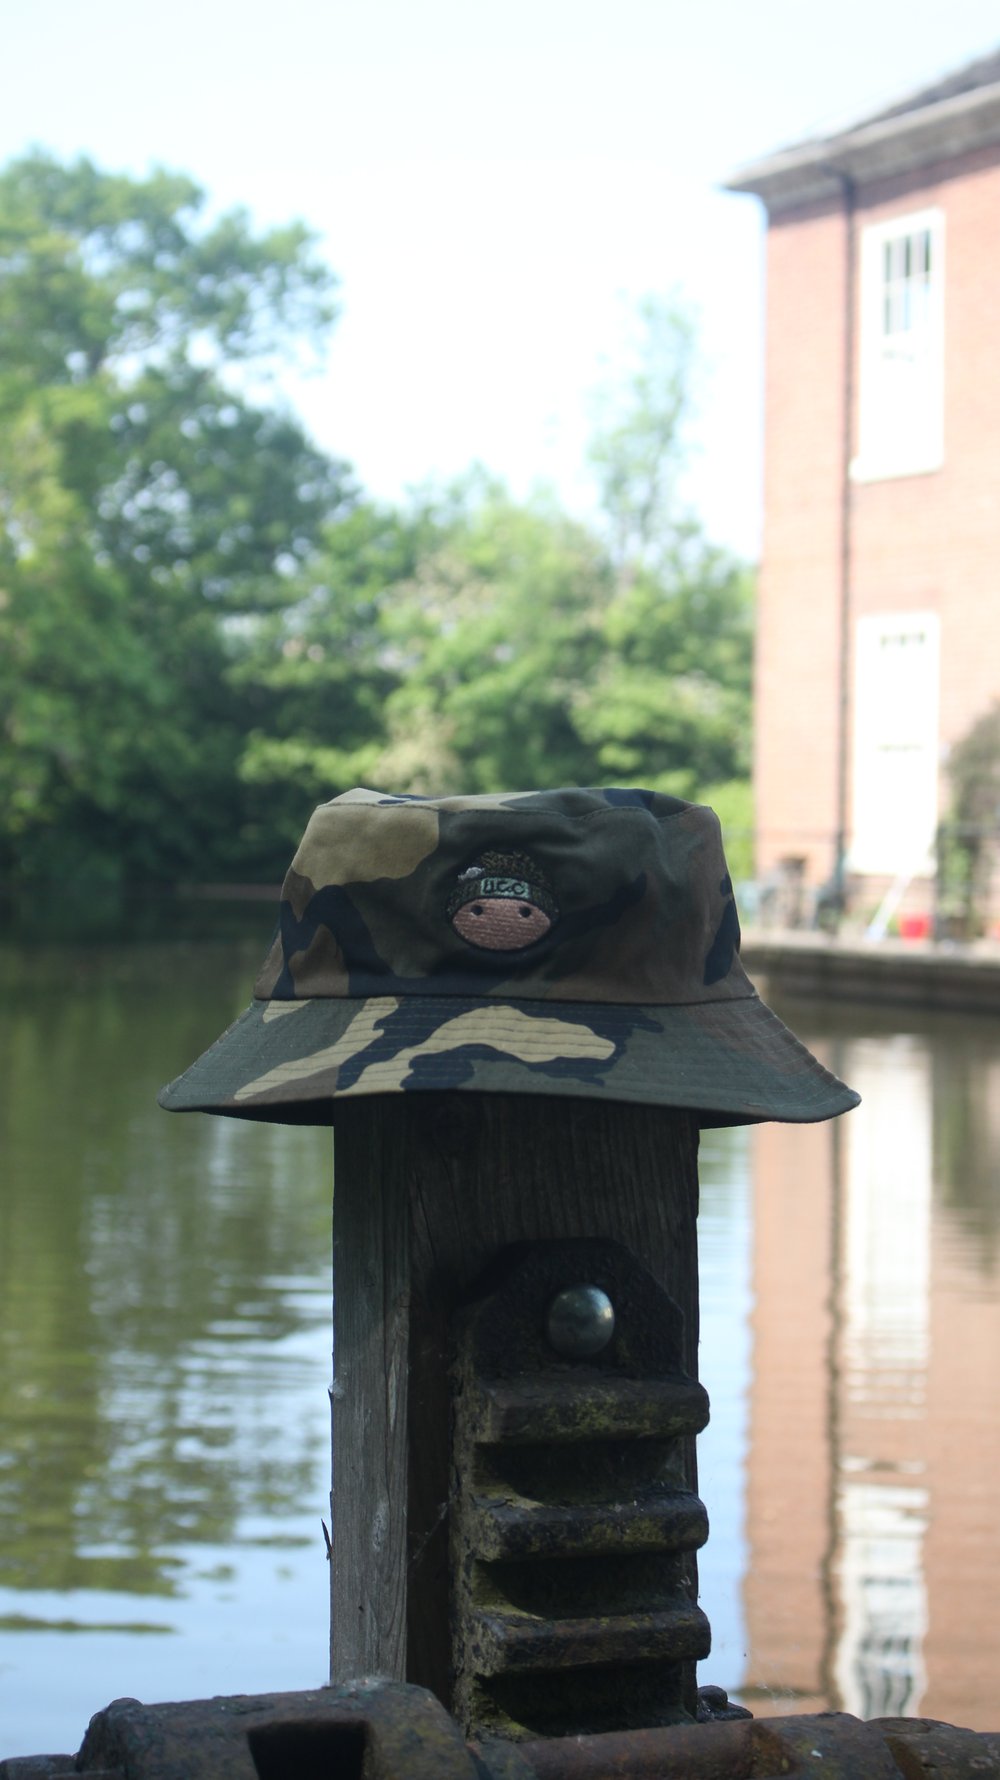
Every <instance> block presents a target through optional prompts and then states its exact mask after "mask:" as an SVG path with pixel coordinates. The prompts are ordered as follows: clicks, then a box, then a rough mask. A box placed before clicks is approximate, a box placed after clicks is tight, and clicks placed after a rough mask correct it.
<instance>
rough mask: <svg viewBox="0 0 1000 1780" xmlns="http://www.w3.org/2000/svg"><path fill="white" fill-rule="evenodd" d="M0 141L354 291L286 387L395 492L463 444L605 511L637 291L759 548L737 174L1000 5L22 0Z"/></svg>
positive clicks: (747, 533) (509, 472) (751, 206)
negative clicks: (96, 170) (689, 333)
mask: <svg viewBox="0 0 1000 1780" xmlns="http://www.w3.org/2000/svg"><path fill="white" fill-rule="evenodd" d="M0 16H2V17H3V38H4V62H5V80H4V102H3V106H2V109H0V161H6V160H9V159H10V158H11V157H13V156H15V155H17V154H19V153H21V152H23V151H24V150H25V149H26V148H28V147H30V146H33V145H41V146H44V147H47V148H49V149H51V150H53V151H54V152H56V153H57V154H59V155H61V156H64V157H66V156H74V155H77V154H81V153H85V154H87V155H89V156H91V157H92V158H93V159H94V160H95V161H97V163H98V164H99V165H101V166H102V167H105V168H107V169H109V170H114V171H129V172H134V173H139V174H141V173H145V172H146V171H148V170H149V168H150V167H151V166H153V165H161V166H167V167H170V168H172V169H175V170H179V171H184V172H187V173H190V174H192V175H193V176H194V177H195V178H196V179H197V180H198V181H199V183H200V184H201V185H202V186H203V187H204V188H205V189H206V191H207V193H208V194H209V197H210V200H211V203H212V205H213V207H214V208H219V209H225V208H228V207H230V206H232V205H235V204H242V205H245V206H246V207H247V208H248V209H249V210H250V212H251V215H252V216H253V218H254V220H255V222H256V223H257V224H259V225H260V226H266V225H269V224H275V223H280V222H284V221H287V220H288V219H289V218H291V217H293V216H295V217H301V218H303V219H304V220H305V221H306V222H307V223H308V224H309V225H310V226H311V227H312V228H313V229H314V230H315V231H316V233H317V235H318V237H319V239H320V242H321V247H322V252H323V254H324V256H325V257H326V259H327V260H328V262H329V264H330V265H331V266H332V267H333V268H334V270H335V272H336V273H337V275H338V278H339V281H340V291H339V296H340V304H341V314H340V319H339V321H338V324H337V327H336V329H335V332H334V334H333V337H332V340H331V344H330V348H329V351H328V353H327V355H326V359H325V363H324V365H323V367H322V369H321V370H320V371H318V372H315V373H314V374H312V375H310V376H309V377H307V378H306V377H303V376H301V375H299V374H297V373H292V372H289V374H288V376H287V377H286V378H285V380H284V382H283V386H282V389H283V397H284V399H287V400H288V401H289V402H290V403H291V404H292V405H293V406H294V407H295V408H296V409H297V411H298V412H299V413H300V414H301V416H302V417H303V419H304V420H305V422H306V424H307V425H308V427H309V429H310V431H311V432H312V433H313V434H314V436H315V437H316V438H317V440H318V441H319V442H320V443H321V444H322V445H323V446H324V447H325V448H326V449H328V450H330V451H332V452H335V453H336V454H337V455H339V456H342V457H345V458H347V459H349V460H350V461H351V462H352V463H353V464H354V466H355V469H356V472H357V475H358V478H359V479H360V481H361V483H362V485H363V486H364V487H365V488H366V489H367V490H368V491H369V492H370V493H371V494H373V495H374V496H376V497H379V498H381V499H386V500H397V499H400V498H402V497H403V496H404V494H405V491H406V490H407V489H408V488H411V487H415V486H419V485H421V484H423V483H425V482H427V481H428V480H433V479H438V480H440V479H444V478H449V477H452V476H455V475H458V474H460V473H461V472H462V471H463V470H464V469H466V468H467V467H468V466H469V465H470V464H471V463H472V462H473V461H479V462H481V463H483V464H485V465H486V466H487V467H488V468H489V469H490V470H492V471H494V472H495V473H496V474H498V475H500V476H502V477H503V478H504V479H505V480H506V481H507V482H508V483H509V485H510V486H511V488H512V489H513V491H514V493H515V494H516V495H518V496H519V497H521V496H525V495H527V494H528V493H529V492H530V490H531V489H532V487H533V486H535V485H536V484H538V483H543V484H547V485H548V486H550V487H552V488H554V489H555V491H556V493H557V494H558V496H559V497H560V498H561V499H562V500H563V502H564V503H565V504H566V505H567V506H569V507H570V508H571V510H573V511H575V512H578V513H580V514H581V516H584V517H585V516H586V513H587V511H588V506H589V505H590V504H591V503H592V501H593V494H592V490H591V488H590V485H589V483H588V481H587V477H586V467H585V466H586V440H587V435H588V427H589V425H590V424H591V417H592V393H593V390H594V389H595V387H596V386H597V385H598V384H600V383H601V382H602V381H603V380H605V379H607V378H609V377H613V376H614V375H615V374H616V367H617V368H618V370H619V371H620V368H621V366H622V363H623V358H624V353H625V343H626V341H627V338H628V336H629V332H630V327H631V324H632V320H633V317H634V314H635V306H636V304H637V302H638V300H639V299H640V298H641V297H642V296H643V295H645V294H647V293H659V294H664V295H666V294H676V295H677V296H678V297H679V298H680V299H681V300H682V301H683V302H684V303H685V304H686V305H687V306H688V307H689V308H690V309H691V311H692V313H693V314H694V316H695V318H696V320H697V323H698V327H699V338H700V362H699V368H698V372H697V376H696V379H695V388H694V392H693V393H694V404H693V415H692V425H691V434H690V447H691V472H690V477H689V485H688V490H689V495H690V498H691V500H692V501H693V503H694V504H695V506H696V508H697V510H698V512H699V514H700V516H701V518H702V520H703V522H704V524H705V526H706V528H707V530H708V532H709V534H710V536H711V537H712V538H713V539H714V540H715V541H716V542H718V543H720V544H724V545H727V546H728V547H730V548H731V549H734V550H736V551H737V552H739V553H740V554H741V555H743V556H746V557H748V558H751V559H752V558H753V557H755V556H756V554H757V552H758V549H759V538H760V505H761V444H762V371H763V350H764V340H763V229H764V221H763V212H762V208H761V206H760V204H759V202H758V201H757V200H756V199H755V198H752V197H748V196H738V195H735V194H731V193H726V192H725V191H724V190H723V189H722V188H723V185H724V182H725V180H726V178H727V176H729V175H731V174H732V173H733V172H734V171H735V170H736V169H737V168H738V167H740V166H741V165H743V164H744V163H746V162H748V161H751V160H755V159H757V158H758V157H759V156H761V155H763V154H766V153H768V152H769V151H771V150H772V149H776V148H779V147H782V146H784V145H786V144H787V143H789V142H793V141H797V140H800V139H802V138H804V137H807V136H809V135H812V134H814V133H817V132H822V131H825V130H827V129H830V128H833V127H836V126H837V125H839V124H842V123H846V122H850V121H851V120H852V119H854V118H857V117H860V116H863V115H864V114H865V113H866V112H868V111H871V110H874V109H877V108H878V107H879V106H880V105H882V104H883V103H887V102H889V101H891V100H892V99H893V98H895V97H897V96H899V95H900V94H901V93H905V92H907V91H909V90H911V89H912V88H914V87H918V86H920V85H923V84H924V83H927V82H929V81H931V80H933V79H934V78H935V77H936V76H938V75H940V74H942V73H946V72H949V71H951V70H953V69H955V68H958V67H960V66H962V65H963V64H964V63H965V62H967V61H970V60H972V59H973V58H975V57H976V56H978V55H984V54H987V53H989V52H991V51H993V50H995V49H997V48H998V47H1000V15H998V13H997V10H996V4H995V0H949V4H948V5H947V6H942V5H941V4H940V0H906V3H905V4H904V0H841V3H840V4H839V6H836V7H832V8H831V7H829V6H819V5H817V4H811V3H809V0H754V3H752V4H750V3H748V0H740V3H738V0H702V3H701V5H700V6H693V5H690V4H688V5H684V6H682V5H680V4H676V3H675V0H613V4H612V0H601V3H597V0H531V3H529V0H504V4H503V5H502V6H500V5H498V4H496V3H495V0H494V3H493V4H487V3H486V0H416V3H410V4H407V3H406V0H350V3H348V0H269V3H268V4H266V5H265V4H263V3H262V0H172V4H171V5H170V7H169V8H159V7H156V8H154V7H151V6H146V7H140V6H137V5H136V4H135V0H127V3H126V0H87V4H86V5H83V4H82V3H81V0H32V3H31V4H30V5H29V4H27V3H26V0H20V3H17V0H5V6H4V8H3V11H2V14H0Z"/></svg>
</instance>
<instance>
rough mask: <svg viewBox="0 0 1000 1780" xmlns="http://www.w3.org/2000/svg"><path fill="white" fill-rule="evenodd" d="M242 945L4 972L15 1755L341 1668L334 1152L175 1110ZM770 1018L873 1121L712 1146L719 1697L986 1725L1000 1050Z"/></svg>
mask: <svg viewBox="0 0 1000 1780" xmlns="http://www.w3.org/2000/svg"><path fill="white" fill-rule="evenodd" d="M231 918H232V917H231V916H230V917H229V919H231ZM243 922H244V926H245V930H246V931H245V937H241V936H240V934H239V933H237V934H236V935H235V936H232V935H230V937H228V938H223V937H222V936H221V935H220V936H219V937H218V938H214V939H213V938H210V939H207V940H205V939H202V940H201V941H199V942H195V941H194V940H192V939H191V938H190V937H186V938H183V939H180V940H176V941H173V942H171V943H169V944H168V943H165V942H162V941H161V942H157V943H153V942H152V941H150V940H149V939H148V938H146V939H145V940H144V941H143V943H142V944H136V945H133V946H123V945H121V944H120V943H116V944H111V943H108V942H107V941H106V939H105V938H103V937H99V938H98V939H96V940H94V941H92V943H91V944H90V945H89V946H88V947H87V948H86V949H85V950H84V949H78V948H75V947H72V946H70V945H68V944H67V945H65V946H62V947H58V946H50V945H44V946H43V945H41V944H33V945H31V946H29V947H25V948H22V949H21V951H20V952H19V953H18V954H17V955H14V954H12V953H6V952H0V996H2V998H3V1006H4V1009H5V1019H4V1022H3V1025H2V1028H0V1080H2V1082H3V1091H2V1097H0V1156H2V1167H3V1170H4V1184H3V1191H2V1192H0V1755H4V1754H16V1753H19V1752H33V1751H37V1750H39V1749H40V1748H42V1747H48V1748H53V1749H67V1750H68V1749H70V1748H73V1747H75V1746H76V1744H77V1742H78V1740H79V1737H80V1735H81V1732H82V1730H83V1728H84V1726H85V1724H86V1721H87V1719H88V1717H89V1715H90V1713H91V1712H92V1711H94V1710H95V1709H96V1708H97V1707H99V1706H101V1705H103V1704H105V1703H106V1702H107V1701H108V1700H109V1699H111V1698H113V1697H114V1696H115V1695H119V1694H122V1693H132V1694H135V1695H137V1696H138V1697H140V1698H144V1699H149V1700H152V1699H164V1698H171V1697H173V1698H178V1697H185V1696H197V1695H200V1694H204V1693H211V1692H239V1691H247V1690H250V1691H253V1690H255V1689H265V1688H272V1687H281V1686H288V1687H305V1686H310V1685H313V1684H315V1683H316V1682H318V1681H320V1680H321V1679H322V1678H323V1675H324V1672H325V1651H326V1638H327V1599H326V1590H327V1574H328V1572H327V1566H326V1563H325V1558H324V1552H323V1546H322V1540H321V1535H320V1528H319V1520H320V1516H321V1515H323V1514H324V1513H325V1512H326V1495H327V1490H328V1487H329V1480H328V1470H329V1465H328V1416H327V1397H326V1386H327V1382H328V1377H329V1327H330V1306H329V1283H328V1282H329V1215H330V1184H331V1183H330V1140H329V1135H328V1134H327V1133H324V1132H313V1131H309V1130H304V1129H295V1128H291V1129H284V1128H279V1127H269V1126H266V1125H259V1124H254V1125H250V1126H247V1125H244V1124H242V1123H240V1122H238V1121H228V1120H224V1119H211V1118H203V1117H200V1116H197V1115H191V1116H190V1117H185V1118H170V1117H167V1115H165V1114H163V1113H162V1112H160V1111H159V1109H158V1108H157V1107H156V1105H155V1092H156V1089H157V1087H158V1086H159V1085H160V1082H161V1081H162V1080H163V1078H164V1076H165V1075H166V1074H169V1073H170V1071H171V1069H172V1068H176V1069H179V1068H180V1067H182V1066H183V1065H184V1064H186V1063H187V1062H188V1061H189V1060H190V1059H191V1058H192V1057H194V1056H195V1055H196V1054H198V1052H199V1051H200V1050H202V1049H203V1048H204V1047H205V1045H206V1044H207V1043H209V1042H210V1041H211V1040H212V1039H213V1038H214V1037H215V1036H216V1034H217V1033H218V1031H219V1030H220V1028H221V1026H222V1024H223V1023H224V1021H225V1019H226V1017H227V1015H228V1014H230V1013H235V1012H237V1011H238V1009H239V1007H240V1006H241V1005H242V1004H243V1002H244V1001H245V997H246V991H247V987H248V984H249V983H250V981H251V980H252V977H253V973H254V970H255V968H256V965H257V962H258V960H259V957H260V955H261V953H262V952H263V950H264V946H265V943H266V937H267V935H266V928H267V925H268V919H267V916H266V914H262V912H261V911H260V910H249V911H247V912H246V914H245V916H244V917H243ZM207 925H209V926H210V925H211V923H208V924H207ZM189 927H190V931H196V930H198V924H197V923H193V924H192V923H189ZM781 1011H783V1013H784V1015H785V1017H786V1018H787V1019H788V1020H789V1022H790V1024H792V1025H793V1026H794V1027H795V1029H796V1030H797V1031H799V1032H800V1033H801V1034H802V1036H803V1037H804V1038H805V1039H806V1040H807V1042H809V1043H810V1044H811V1045H812V1047H813V1048H814V1049H815V1050H817V1051H818V1052H820V1054H821V1055H823V1056H824V1058H825V1059H826V1061H828V1062H829V1063H830V1064H831V1066H832V1067H833V1068H835V1069H836V1071H837V1073H838V1074H840V1075H842V1076H843V1077H844V1078H845V1079H847V1080H848V1081H850V1082H851V1083H852V1084H853V1085H855V1086H857V1087H858V1088H859V1089H860V1090H861V1093H862V1094H863V1096H864V1101H863V1105H862V1106H861V1108H859V1109H858V1111H856V1112H854V1113H852V1114H850V1115H849V1116H848V1117H847V1118H845V1119H843V1120H841V1121H837V1122H835V1123H834V1124H832V1125H827V1126H812V1127H780V1126H767V1127H761V1128H759V1129H757V1130H754V1131H749V1130H737V1131H728V1132H727V1131H719V1132H709V1133H706V1134H705V1138H704V1142H703V1149H702V1162H701V1179H702V1211H701V1219H700V1245H701V1286H702V1345H701V1367H702V1375H703V1377H704V1379H705V1382H706V1384H707V1386H708V1389H709V1393H710V1396H711V1399H712V1424H711V1427H710V1429H709V1430H708V1432H707V1434H706V1435H705V1436H704V1437H703V1439H702V1441H701V1442H700V1443H699V1450H700V1460H699V1462H700V1472H701V1493H702V1495H703V1497H704V1499H705V1501H706V1503H707V1505H708V1508H709V1513H710V1518H711V1525H712V1531H711V1537H710V1540H709V1545H708V1548H707V1549H706V1551H705V1553H704V1554H703V1558H702V1563H701V1573H702V1583H703V1599H704V1605H705V1607H706V1610H707V1612H708V1614H709V1618H710V1620H711V1622H712V1626H713V1634H714V1651H713V1655H712V1657H711V1659H710V1660H709V1661H708V1662H707V1663H706V1664H705V1665H704V1666H703V1678H704V1679H705V1680H709V1681H714V1682H716V1683H718V1684H721V1685H723V1686H727V1687H729V1688H730V1690H731V1691H732V1692H733V1693H735V1694H736V1695H737V1697H741V1698H744V1699H746V1700H747V1702H748V1703H749V1704H751V1705H752V1706H753V1709H754V1710H755V1711H756V1712H758V1713H767V1712H772V1711H785V1710H795V1709H800V1710H805V1711H814V1710H821V1709H824V1708H826V1707H828V1706H833V1707H838V1708H843V1709H847V1710H849V1711H852V1712H856V1713H858V1714H860V1715H862V1716H870V1715H876V1714H880V1713H895V1712H899V1711H909V1712H918V1711H919V1712H926V1713H928V1714H930V1715H931V1716H938V1717H942V1718H945V1719H950V1720H953V1721H954V1722H957V1723H964V1724H970V1725H974V1726H977V1727H980V1728H991V1727H992V1728H995V1727H996V1717H997V1714H996V1709H995V1706H994V1703H993V1691H992V1690H993V1688H994V1685H995V1679H994V1678H995V1675H996V1673H997V1671H998V1668H1000V1549H998V1542H997V1540H996V1535H995V1519H996V1508H995V1482H994V1480H995V1476H996V1473H997V1469H998V1462H1000V1451H998V1446H1000V1364H998V1362H1000V1186H998V1183H1000V1025H995V1024H994V1023H992V1022H990V1021H985V1020H972V1019H969V1020H962V1019H957V1018H955V1019H951V1018H947V1017H944V1016H938V1017H937V1018H936V1019H933V1020H930V1019H926V1020H918V1019H914V1018H907V1019H906V1024H905V1029H904V1028H903V1026H902V1024H901V1021H900V1018H899V1017H898V1016H895V1015H892V1014H889V1013H885V1012H883V1013H871V1012H864V1011H861V1010H850V1009H841V1010H836V1009H824V1010H816V1009H813V1008H809V1007H807V1006H804V1005H802V1004H789V1005H788V1006H786V1007H785V1008H784V1009H783V1010H781ZM54 1678H55V1681H54Z"/></svg>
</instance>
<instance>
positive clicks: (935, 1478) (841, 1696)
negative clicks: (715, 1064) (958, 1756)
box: [708, 1007, 1000, 1729]
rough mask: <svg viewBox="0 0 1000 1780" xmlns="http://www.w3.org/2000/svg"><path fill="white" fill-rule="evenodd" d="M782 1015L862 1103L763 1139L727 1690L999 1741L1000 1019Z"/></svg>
mask: <svg viewBox="0 0 1000 1780" xmlns="http://www.w3.org/2000/svg"><path fill="white" fill-rule="evenodd" d="M786 1017H789V1018H790V1022H791V1023H793V1024H795V1026H796V1030H798V1031H800V1032H801V1033H802V1036H803V1037H804V1038H805V1039H806V1042H808V1043H809V1044H810V1045H811V1047H812V1048H813V1049H815V1050H816V1051H817V1052H818V1053H819V1054H821V1055H822V1056H823V1057H824V1060H825V1061H827V1062H828V1063H829V1064H830V1066H831V1067H832V1068H834V1069H835V1070H836V1071H837V1072H838V1073H839V1074H841V1075H842V1076H843V1077H844V1078H845V1079H846V1080H848V1081H849V1082H850V1083H851V1084H852V1086H855V1087H857V1088H858V1089H859V1090H860V1092H861V1094H862V1096H863V1102H862V1105H861V1107H860V1108H858V1109H857V1111H855V1112H853V1113H850V1114H849V1115H848V1116H847V1117H846V1118H845V1119H842V1120H838V1121H835V1122H834V1123H833V1124H831V1125H828V1126H821V1127H815V1126H814V1127H790V1126H784V1127H783V1126H776V1125H767V1126H762V1127H760V1128H758V1129H757V1130H756V1131H755V1132H754V1133H753V1136H752V1140H751V1169H752V1179H753V1236H752V1242H753V1264H752V1293H753V1298H752V1310H751V1312H750V1335H751V1348H752V1354H751V1362H750V1365H751V1380H750V1385H749V1418H748V1420H749V1431H748V1447H749V1456H748V1461H747V1472H746V1485H745V1488H746V1501H745V1543H746V1550H747V1560H746V1571H745V1577H744V1587H743V1604H744V1614H745V1639H746V1656H745V1661H744V1666H743V1673H742V1675H741V1676H740V1677H737V1676H736V1675H735V1674H731V1675H729V1676H728V1677H726V1680H725V1684H728V1685H730V1687H731V1688H732V1689H733V1690H734V1691H735V1692H736V1693H737V1694H738V1695H739V1697H741V1698H744V1699H745V1700H746V1701H747V1703H748V1704H750V1705H751V1706H752V1707H753V1710H754V1711H755V1713H757V1714H759V1715H760V1714H765V1715H766V1714H767V1713H769V1712H782V1711H790V1710H797V1711H820V1710H823V1709H826V1708H828V1707H833V1708H835V1709H839V1710H842V1711H848V1712H852V1713H855V1714H857V1715H858V1716H859V1717H862V1718H872V1717H880V1716H896V1715H899V1714H902V1713H907V1714H916V1713H920V1714H925V1715H927V1716H930V1717H936V1718H943V1719H947V1720H950V1721H952V1722H954V1723H958V1724H966V1725H970V1726H972V1727H974V1728H979V1729H995V1728H997V1719H998V1711H997V1704H996V1677H997V1674H998V1673H1000V1537H998V1533H997V1515H996V1479H997V1476H998V1473H1000V1267H998V1248H1000V1243H998V1234H1000V1188H998V1182H1000V1029H998V1028H997V1027H996V1026H995V1025H994V1023H993V1022H983V1021H980V1022H977V1021H975V1020H972V1021H965V1022H962V1021H959V1020H953V1019H951V1018H942V1017H940V1016H939V1017H938V1019H937V1020H936V1021H935V1022H934V1023H933V1025H931V1024H930V1023H927V1025H926V1030H920V1029H919V1028H918V1029H916V1030H913V1031H910V1032H909V1033H907V1034H901V1033H900V1032H898V1031H895V1032H894V1031H893V1030H892V1029H891V1023H890V1022H889V1021H888V1020H887V1019H886V1018H885V1017H883V1019H882V1020H881V1022H879V1021H878V1020H876V1019H874V1018H872V1019H869V1020H868V1022H867V1030H859V1028H861V1027H862V1026H863V1024H864V1022H865V1016H864V1015H862V1014H859V1013H858V1012H856V1011H855V1013H854V1015H853V1024H854V1030H853V1031H852V1030H851V1024H850V1022H851V1016H849V1015H847V1014H846V1013H845V1014H843V1015H842V1016H840V1020H839V1022H837V1023H841V1024H843V1027H844V1031H843V1032H842V1034H841V1035H840V1036H834V1037H833V1038H830V1037H826V1038H825V1039H824V1038H822V1037H814V1036H813V1035H812V1034H811V1033H810V1032H809V1031H808V1029H807V1028H808V1021H806V1022H805V1023H804V1022H803V1019H802V1017H801V1015H800V1014H799V1015H798V1016H797V1010H796V1009H795V1008H794V1007H792V1008H791V1009H790V1010H786ZM878 1024H882V1025H883V1026H884V1028H885V1029H884V1030H881V1031H879V1030H877V1029H873V1027H877V1025H878ZM823 1028H824V1029H825V1032H826V1033H827V1034H829V1032H830V1029H831V1017H830V1011H829V1009H827V1010H825V1011H824V1014H823ZM709 1384H710V1389H711V1381H709ZM708 1506H709V1511H710V1513H711V1510H712V1501H711V1498H710V1497H709V1500H708ZM709 1666H711V1665H709ZM718 1678H719V1679H720V1680H722V1679H723V1677H722V1676H719V1677H718Z"/></svg>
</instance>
